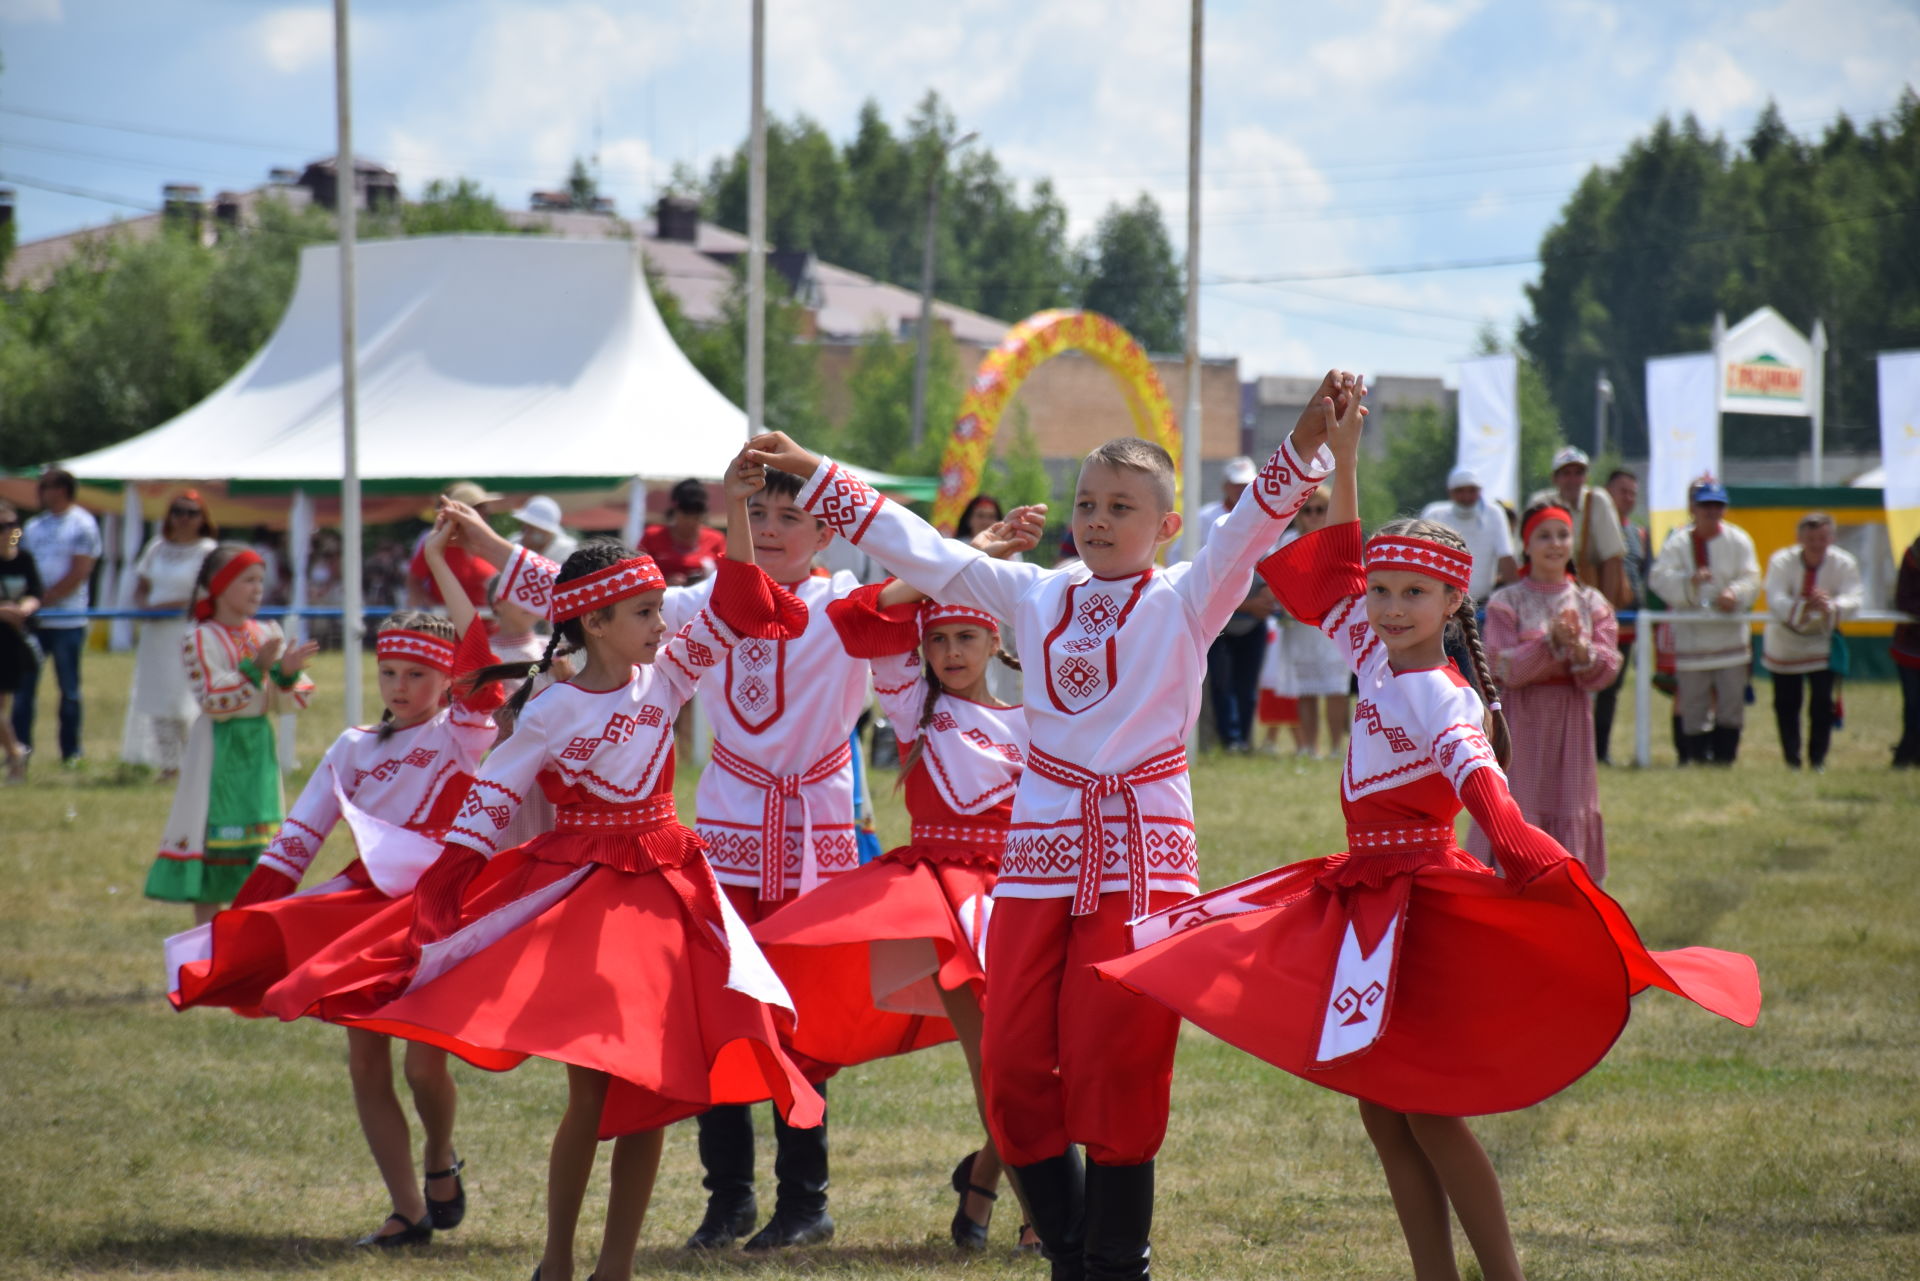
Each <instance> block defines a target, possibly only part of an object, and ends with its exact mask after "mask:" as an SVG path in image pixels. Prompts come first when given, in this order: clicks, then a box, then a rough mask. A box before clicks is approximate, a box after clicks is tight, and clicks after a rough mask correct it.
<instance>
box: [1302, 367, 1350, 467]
mask: <svg viewBox="0 0 1920 1281" xmlns="http://www.w3.org/2000/svg"><path fill="white" fill-rule="evenodd" d="M1327 377H1328V378H1329V379H1331V378H1332V377H1333V375H1332V374H1329V375H1327ZM1342 377H1343V378H1344V379H1345V380H1346V381H1345V382H1344V383H1343V384H1342V388H1341V392H1340V394H1339V395H1335V396H1323V397H1321V398H1320V400H1319V402H1318V404H1317V405H1315V406H1309V412H1313V413H1316V414H1317V416H1318V417H1319V419H1320V424H1321V431H1322V434H1323V435H1324V437H1325V439H1326V444H1327V447H1328V448H1329V449H1331V450H1332V451H1333V456H1334V457H1335V458H1336V459H1338V460H1339V461H1340V465H1341V466H1343V467H1345V466H1350V465H1352V463H1353V462H1354V460H1356V459H1357V458H1359V456H1360V432H1361V429H1362V428H1363V427H1364V426H1365V425H1366V421H1367V407H1366V406H1365V405H1363V404H1361V403H1360V402H1361V401H1363V400H1365V399H1366V398H1367V384H1366V382H1365V380H1364V379H1361V378H1359V377H1357V376H1356V375H1353V374H1344V375H1342ZM1321 385H1322V386H1323V387H1324V386H1325V384H1324V383H1323V384H1321ZM1302 421H1305V416H1304V415H1303V416H1302ZM1294 446H1295V448H1297V449H1298V448H1304V447H1305V442H1304V441H1302V440H1301V439H1300V433H1299V429H1298V428H1295V429H1294ZM1313 448H1314V449H1315V450H1317V449H1318V448H1319V445H1318V444H1317V443H1316V444H1315V445H1314V446H1313ZM1307 456H1308V457H1312V454H1311V453H1309V454H1308V455H1307Z"/></svg>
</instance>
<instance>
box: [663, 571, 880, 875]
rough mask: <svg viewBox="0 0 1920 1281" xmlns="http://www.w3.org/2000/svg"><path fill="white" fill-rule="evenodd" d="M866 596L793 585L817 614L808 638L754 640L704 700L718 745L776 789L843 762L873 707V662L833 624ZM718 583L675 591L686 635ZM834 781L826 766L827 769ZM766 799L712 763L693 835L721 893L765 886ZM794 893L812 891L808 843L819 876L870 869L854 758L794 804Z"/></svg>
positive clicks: (815, 582) (811, 583)
mask: <svg viewBox="0 0 1920 1281" xmlns="http://www.w3.org/2000/svg"><path fill="white" fill-rule="evenodd" d="M859 586H860V580H859V579H857V578H855V577H854V576H853V575H852V574H849V573H846V572H844V571H843V572H840V573H837V574H834V575H832V576H831V577H820V576H818V575H815V576H812V577H809V578H806V579H803V580H802V581H801V582H799V583H795V584H791V585H788V590H790V591H791V592H792V593H793V594H794V595H795V596H797V597H799V598H800V600H801V602H802V603H803V604H805V605H806V607H807V627H806V630H805V631H804V632H803V633H801V635H800V636H799V638H797V639H795V640H790V641H775V640H760V639H756V638H752V637H749V638H745V639H743V640H741V641H740V642H739V644H737V645H736V646H735V647H734V648H733V650H732V651H731V652H730V653H729V654H728V655H727V657H726V660H725V662H724V663H723V664H722V666H721V670H720V671H718V672H716V673H715V677H714V679H713V680H711V681H708V682H707V683H706V684H705V685H704V686H703V687H702V690H701V694H700V700H701V704H700V705H701V710H702V711H704V712H705V714H706V718H707V723H708V724H710V725H711V726H713V732H714V740H715V742H716V744H717V745H718V746H719V747H720V748H722V749H724V751H726V752H730V753H732V754H734V755H735V756H737V757H739V758H741V759H743V760H746V761H749V762H751V763H752V764H753V765H754V766H755V767H757V768H758V769H760V770H762V771H765V773H767V774H770V775H772V776H774V777H775V778H793V779H799V778H802V777H804V776H806V775H808V774H809V772H810V771H812V770H813V769H814V767H815V766H819V765H820V764H821V762H823V761H826V760H827V759H828V758H830V757H831V756H833V754H834V753H836V752H844V751H845V750H846V747H847V740H848V737H849V736H850V735H851V734H852V733H853V727H854V723H855V722H856V721H858V720H859V719H860V713H861V711H862V710H864V709H865V707H866V705H867V663H866V660H865V659H857V658H853V657H851V656H849V655H848V653H847V651H846V648H845V646H843V645H842V644H841V643H840V636H839V633H837V632H836V631H834V629H833V624H832V623H831V622H829V621H828V619H827V605H828V604H829V603H830V602H832V601H835V600H838V599H839V598H841V597H842V596H845V595H847V594H848V593H849V592H852V591H853V590H855V589H856V588H858V587H859ZM711 591H712V580H708V581H707V582H705V583H701V584H698V585H696V586H693V587H684V588H679V587H670V588H668V589H667V594H666V602H665V605H664V612H665V615H666V622H667V626H668V627H669V628H677V627H679V626H680V625H681V623H682V622H683V621H684V620H685V619H686V618H688V617H689V616H690V615H691V614H692V612H693V611H695V610H698V609H699V608H700V607H702V606H703V605H704V604H705V603H706V599H707V597H708V595H709V594H710V593H711ZM823 770H824V767H823ZM766 800H767V789H766V788H765V787H764V786H760V785H758V784H756V783H754V782H752V781H751V780H749V779H746V778H742V777H741V776H740V775H739V774H738V773H735V772H733V771H731V770H729V769H726V768H723V767H721V766H720V765H719V764H717V763H711V762H710V763H709V764H708V766H707V768H706V769H704V770H702V771H701V774H700V787H699V791H698V793H697V797H696V801H695V805H696V809H697V811H698V816H699V817H698V821H697V823H696V824H695V830H696V831H698V832H699V833H700V837H701V839H702V840H704V841H706V842H707V861H708V862H709V863H710V864H712V866H713V873H714V875H715V876H716V877H717V878H719V880H720V881H721V882H722V883H723V884H727V885H753V886H758V885H760V884H761V844H762V840H761V824H762V819H763V816H764V813H765V807H766ZM785 811H786V812H785V816H784V824H783V825H784V827H785V831H786V850H785V873H784V875H785V883H786V884H787V885H788V886H790V887H797V886H799V885H801V884H802V880H803V875H804V872H805V860H804V859H803V857H802V855H803V851H802V849H801V845H802V835H803V833H807V832H810V833H811V837H812V842H813V857H814V862H815V865H816V871H817V874H818V875H819V876H821V877H829V876H837V875H839V874H840V873H842V872H850V871H852V870H853V869H854V868H856V867H858V866H859V865H860V855H859V849H858V846H857V845H856V843H855V839H854V830H855V829H854V817H853V763H852V759H851V757H848V759H847V760H845V761H844V762H841V763H840V764H839V765H838V766H837V767H835V768H833V769H831V770H830V771H825V776H824V777H818V778H814V779H811V780H810V781H804V782H798V783H796V784H795V790H794V794H793V795H792V796H791V797H790V798H788V800H787V802H786V805H785Z"/></svg>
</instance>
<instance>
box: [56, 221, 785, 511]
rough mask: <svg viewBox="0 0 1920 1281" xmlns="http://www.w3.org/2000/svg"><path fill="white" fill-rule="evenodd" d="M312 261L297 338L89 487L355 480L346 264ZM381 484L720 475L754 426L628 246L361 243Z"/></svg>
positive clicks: (369, 419) (366, 453)
mask: <svg viewBox="0 0 1920 1281" xmlns="http://www.w3.org/2000/svg"><path fill="white" fill-rule="evenodd" d="M338 253H339V251H338V249H337V248H336V247H335V246H332V245H315V246H312V247H309V248H307V249H305V250H303V251H302V252H301V255H300V278H299V283H298V285H297V287H296V288H295V290H294V295H293V301H292V302H291V303H290V304H289V305H288V307H287V314H286V315H285V316H284V317H283V318H282V319H281V322H280V327H279V328H278V329H276V330H275V331H274V334H273V337H272V338H271V339H269V340H268V342H267V344H266V346H265V347H263V348H262V349H261V350H260V352H259V354H257V355H256V356H255V357H254V358H253V359H252V360H250V361H248V362H247V364H246V365H245V367H243V368H242V369H241V370H240V372H239V373H237V374H235V375H234V376H233V378H232V379H231V380H230V381H229V382H227V383H226V385H224V386H223V387H221V388H220V389H219V390H217V391H215V392H214V393H213V394H212V395H211V396H209V397H207V399H206V400H204V401H202V402H200V403H199V404H198V405H195V406H194V407H193V408H192V409H189V410H188V411H187V412H185V413H183V414H181V415H180V416H179V417H177V418H175V419H173V420H172V421H170V422H167V423H163V424H161V425H160V426H158V427H155V428H153V429H152V430H151V431H147V432H144V433H142V434H141V435H139V436H135V437H133V438H132V439H131V440H126V441H122V442H121V443H120V444H118V445H113V446H110V447H108V448H106V449H101V450H96V451H95V452H93V453H91V454H83V455H81V456H80V457H77V458H72V459H68V460H67V461H66V463H65V464H64V466H66V468H67V469H68V470H70V471H72V472H73V473H75V474H76V475H77V476H79V477H81V478H82V479H85V480H204V479H229V480H239V481H281V482H287V483H291V484H299V483H303V482H305V483H311V482H316V481H338V480H339V479H340V476H341V468H342V463H341V458H342V448H341V429H340V423H341V405H340V400H341V389H340V322H339V297H340V294H339V278H340V276H339V259H338ZM357 266H358V285H359V376H360V383H359V437H360V474H361V477H362V478H363V479H364V480H370V481H381V480H415V479H418V480H424V481H430V482H438V481H443V480H447V479H452V478H457V477H473V478H475V479H479V480H507V479H512V478H516V477H538V478H542V479H549V478H551V479H554V480H561V479H564V478H572V477H579V478H581V479H583V480H586V479H589V478H600V479H602V480H604V479H609V478H625V477H630V476H637V477H641V478H643V479H656V480H665V479H679V478H680V477H684V476H699V477H704V478H708V479H718V478H719V476H720V475H721V473H722V472H724V471H725V469H726V465H727V462H728V460H729V459H731V458H732V457H733V455H734V454H735V452H737V451H738V449H739V448H740V442H741V441H743V440H745V439H746V432H747V423H746V415H745V414H744V413H743V412H741V410H739V409H738V408H736V407H735V406H734V405H733V404H731V403H730V402H729V401H728V400H727V399H726V397H724V396H722V395H721V394H720V393H719V392H718V391H716V390H715V389H714V388H713V386H712V385H711V384H710V383H708V382H707V381H706V379H705V378H703V377H702V376H701V375H700V373H699V372H698V371H697V370H695V369H694V367H693V365H692V364H691V363H690V362H689V361H688V360H687V358H686V356H685V355H684V354H683V353H682V352H681V351H680V348H679V347H678V346H677V345H676V344H675V343H674V341H673V339H672V337H671V336H669V335H668V333H667V329H666V326H665V324H663V323H662V321H661V319H660V314H659V312H658V311H656V310H655V309H654V305H653V299H652V297H651V296H650V295H649V294H648V292H647V285H646V281H645V279H644V277H643V276H642V274H641V267H640V261H639V256H638V250H637V249H636V248H635V246H634V245H633V244H632V243H631V242H627V241H617V240H609V241H579V240H559V239H555V238H552V237H546V236H427V237H414V238H409V239H401V240H379V241H371V242H368V243H365V244H362V245H360V246H359V248H358V258H357Z"/></svg>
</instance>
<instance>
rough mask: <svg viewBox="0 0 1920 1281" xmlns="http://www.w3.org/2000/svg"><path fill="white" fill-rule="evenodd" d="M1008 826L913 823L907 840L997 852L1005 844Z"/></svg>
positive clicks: (923, 843)
mask: <svg viewBox="0 0 1920 1281" xmlns="http://www.w3.org/2000/svg"><path fill="white" fill-rule="evenodd" d="M1008 826H1009V825H1008V824H1006V823H1001V824H998V825H993V824H974V823H915V824H914V825H913V833H912V835H911V836H910V837H908V840H910V841H911V842H912V843H913V844H915V845H967V846H972V847H976V848H979V849H984V850H993V851H998V850H999V849H1000V848H1001V847H1002V846H1004V845H1005V844H1006V843H1007V828H1008Z"/></svg>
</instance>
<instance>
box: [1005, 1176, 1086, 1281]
mask: <svg viewBox="0 0 1920 1281" xmlns="http://www.w3.org/2000/svg"><path fill="white" fill-rule="evenodd" d="M1013 1172H1014V1174H1015V1175H1016V1176H1018V1178H1019V1180H1020V1190H1021V1191H1022V1192H1024V1193H1026V1196H1027V1209H1028V1211H1029V1212H1031V1213H1032V1215H1033V1230H1034V1232H1035V1233H1036V1234H1037V1235H1038V1236H1039V1237H1040V1248H1041V1250H1042V1252H1043V1253H1045V1254H1046V1256H1047V1258H1048V1259H1049V1260H1050V1261H1051V1262H1052V1265H1053V1281H1081V1279H1082V1278H1083V1277H1085V1276H1086V1275H1087V1269H1086V1257H1085V1246H1086V1227H1087V1224H1086V1218H1087V1210H1086V1192H1087V1176H1086V1171H1085V1170H1084V1169H1082V1167H1081V1164H1080V1149H1079V1148H1077V1147H1073V1146H1071V1145H1069V1146H1068V1148H1067V1150H1066V1151H1065V1152H1063V1153H1061V1154H1060V1155H1059V1156H1054V1157H1048V1158H1047V1159H1046V1160H1044V1161H1036V1162H1034V1163H1033V1164H1032V1165H1022V1166H1016V1167H1014V1171H1013Z"/></svg>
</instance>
